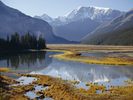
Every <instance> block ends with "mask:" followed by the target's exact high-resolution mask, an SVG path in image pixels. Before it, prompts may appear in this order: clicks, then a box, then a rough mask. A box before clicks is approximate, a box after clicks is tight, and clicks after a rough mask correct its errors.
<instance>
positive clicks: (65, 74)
mask: <svg viewBox="0 0 133 100" xmlns="http://www.w3.org/2000/svg"><path fill="white" fill-rule="evenodd" d="M56 53H57V52H36V53H24V54H15V55H1V56H0V67H4V66H5V67H9V68H12V69H13V70H15V71H26V72H28V73H39V74H45V75H50V76H53V77H61V78H63V79H68V80H78V81H81V82H90V81H91V82H107V81H110V80H116V81H121V80H125V79H129V78H130V79H133V73H132V72H133V67H128V66H126V67H124V66H109V65H94V64H84V63H79V62H72V61H63V60H57V59H55V58H51V57H49V56H50V55H54V54H56Z"/></svg>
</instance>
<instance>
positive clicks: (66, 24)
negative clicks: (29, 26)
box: [36, 6, 124, 42]
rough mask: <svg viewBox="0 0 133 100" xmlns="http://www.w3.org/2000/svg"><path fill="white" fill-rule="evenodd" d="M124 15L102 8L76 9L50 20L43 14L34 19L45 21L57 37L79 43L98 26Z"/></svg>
mask: <svg viewBox="0 0 133 100" xmlns="http://www.w3.org/2000/svg"><path fill="white" fill-rule="evenodd" d="M122 14H124V12H121V11H119V10H113V9H110V8H102V7H93V6H90V7H78V8H76V9H74V10H72V11H71V12H69V13H67V14H66V15H64V16H59V17H58V18H51V17H50V16H48V15H46V14H44V15H42V16H40V17H39V16H36V18H40V19H43V20H45V21H47V22H48V23H49V24H50V25H51V26H52V27H53V31H54V33H55V34H56V35H57V36H60V37H62V38H65V39H68V40H70V41H77V42H79V41H81V39H82V38H83V37H84V36H86V35H87V34H88V33H91V32H92V31H94V30H95V29H96V28H97V27H98V26H99V25H101V24H103V23H106V22H109V21H111V20H113V19H114V18H116V17H118V16H120V15H122Z"/></svg>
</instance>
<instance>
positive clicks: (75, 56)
mask: <svg viewBox="0 0 133 100" xmlns="http://www.w3.org/2000/svg"><path fill="white" fill-rule="evenodd" d="M58 51H61V50H58ZM61 52H64V54H57V55H53V57H55V58H58V59H61V60H68V61H77V62H83V63H89V64H105V65H133V59H130V60H129V59H126V58H120V57H101V58H98V59H97V58H96V57H84V56H80V55H79V53H76V51H64V50H63V51H61Z"/></svg>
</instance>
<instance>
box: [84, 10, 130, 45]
mask: <svg viewBox="0 0 133 100" xmlns="http://www.w3.org/2000/svg"><path fill="white" fill-rule="evenodd" d="M82 43H85V44H110V45H133V10H130V11H129V12H127V13H125V14H123V15H121V16H119V17H117V18H115V19H114V20H112V21H111V22H109V23H107V24H105V25H101V26H100V27H98V28H97V29H96V30H95V31H93V32H92V33H90V34H88V35H87V36H85V37H84V38H83V39H82Z"/></svg>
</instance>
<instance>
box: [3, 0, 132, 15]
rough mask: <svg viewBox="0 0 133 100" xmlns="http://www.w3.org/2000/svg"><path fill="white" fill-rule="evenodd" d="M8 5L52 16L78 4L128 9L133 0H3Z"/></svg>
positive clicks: (32, 12)
mask: <svg viewBox="0 0 133 100" xmlns="http://www.w3.org/2000/svg"><path fill="white" fill-rule="evenodd" d="M1 1H3V2H4V3H5V4H6V5H8V6H10V7H13V8H16V9H18V10H20V11H22V12H23V13H25V14H27V15H30V16H34V15H42V14H44V13H46V14H47V15H49V16H51V17H57V16H63V15H65V14H66V13H68V12H70V11H71V10H73V9H74V8H77V7H78V6H98V7H107V8H112V9H118V10H122V11H127V10H129V9H131V8H133V0H1Z"/></svg>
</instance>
